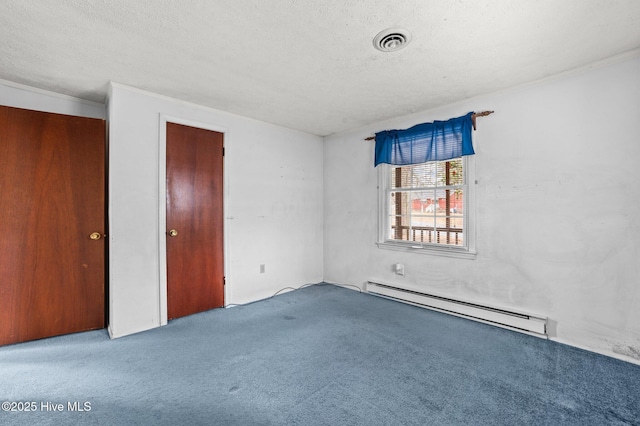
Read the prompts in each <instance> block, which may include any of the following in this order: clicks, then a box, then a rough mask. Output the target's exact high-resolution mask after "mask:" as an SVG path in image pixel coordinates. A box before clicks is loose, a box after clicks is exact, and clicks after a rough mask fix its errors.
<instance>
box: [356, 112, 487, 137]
mask: <svg viewBox="0 0 640 426" xmlns="http://www.w3.org/2000/svg"><path fill="white" fill-rule="evenodd" d="M494 112H495V111H482V112H474V113H473V114H471V122H472V123H473V130H475V129H476V117H486V116H487V115H490V114H493V113H494ZM375 138H376V137H375V136H369V137H368V138H364V140H365V141H372V140H375Z"/></svg>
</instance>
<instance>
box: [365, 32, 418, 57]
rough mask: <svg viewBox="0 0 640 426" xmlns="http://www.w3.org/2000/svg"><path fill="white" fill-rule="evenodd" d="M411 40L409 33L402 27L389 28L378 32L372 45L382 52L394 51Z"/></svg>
mask: <svg viewBox="0 0 640 426" xmlns="http://www.w3.org/2000/svg"><path fill="white" fill-rule="evenodd" d="M410 41H411V33H410V32H409V31H407V30H405V29H402V28H389V29H386V30H384V31H381V32H380V33H378V35H377V36H376V37H375V38H374V39H373V46H374V47H375V48H376V49H378V50H380V51H382V52H395V51H396V50H400V49H402V48H403V47H405V46H406V45H407V44H408V43H409V42H410Z"/></svg>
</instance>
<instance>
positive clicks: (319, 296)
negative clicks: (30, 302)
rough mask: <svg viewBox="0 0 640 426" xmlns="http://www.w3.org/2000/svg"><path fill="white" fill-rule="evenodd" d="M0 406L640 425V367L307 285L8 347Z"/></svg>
mask: <svg viewBox="0 0 640 426" xmlns="http://www.w3.org/2000/svg"><path fill="white" fill-rule="evenodd" d="M0 401H9V402H12V401H13V402H16V404H15V405H14V407H13V408H16V409H18V408H20V406H21V407H22V409H24V408H25V403H29V404H27V405H26V406H27V407H29V408H35V411H29V412H26V411H2V412H0V424H16V425H22V424H24V425H35V424H43V425H49V424H50V425H60V424H83V425H92V424H96V425H121V424H122V425H136V424H140V425H174V424H216V425H289V424H290V425H296V424H297V425H640V366H636V365H633V364H630V363H625V362H623V361H619V360H616V359H613V358H608V357H605V356H601V355H598V354H594V353H591V352H587V351H583V350H580V349H576V348H573V347H570V346H566V345H561V344H557V343H554V342H550V341H547V340H542V339H538V338H535V337H531V336H527V335H523V334H519V333H515V332H511V331H508V330H503V329H500V328H496V327H492V326H489V325H485V324H480V323H476V322H473V321H469V320H465V319H461V318H456V317H452V316H449V315H445V314H440V313H437V312H432V311H429V310H426V309H422V308H417V307H413V306H409V305H404V304H400V303H397V302H393V301H390V300H386V299H382V298H378V297H374V296H371V295H367V294H361V293H358V292H355V291H351V290H346V289H343V288H340V287H336V286H332V285H316V286H311V287H306V288H304V289H301V290H297V291H294V292H289V293H286V294H282V295H279V296H277V297H274V298H271V299H268V300H264V301H261V302H256V303H253V304H250V305H245V306H239V307H235V308H229V309H218V310H214V311H209V312H205V313H201V314H197V315H192V316H190V317H186V318H181V319H178V320H175V321H171V322H170V323H169V325H167V326H166V327H162V328H159V329H155V330H151V331H148V332H144V333H140V334H137V335H133V336H128V337H124V338H121V339H116V340H109V339H108V336H107V334H106V332H105V331H104V330H100V331H93V332H86V333H79V334H74V335H68V336H61V337H55V338H51V339H44V340H40V341H36V342H29V343H23V344H18V345H12V346H5V347H2V348H0ZM31 402H34V403H35V404H33V405H32V404H30V403H31ZM18 403H22V405H20V406H19V404H18ZM49 403H50V404H49ZM69 403H71V407H69ZM74 403H75V404H76V405H75V407H74ZM85 403H88V405H85ZM56 404H62V406H63V407H62V408H63V409H62V410H56V411H53V410H52V408H60V407H59V406H57V405H56ZM3 408H5V405H4V404H3ZM70 408H75V410H70ZM78 408H82V409H84V411H79V409H78ZM87 408H89V410H87Z"/></svg>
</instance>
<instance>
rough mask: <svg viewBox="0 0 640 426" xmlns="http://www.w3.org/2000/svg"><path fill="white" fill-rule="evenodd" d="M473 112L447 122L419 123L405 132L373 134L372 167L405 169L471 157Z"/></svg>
mask: <svg viewBox="0 0 640 426" xmlns="http://www.w3.org/2000/svg"><path fill="white" fill-rule="evenodd" d="M472 115H473V112H470V113H468V114H467V115H463V116H462V117H457V118H452V119H450V120H447V121H434V122H433V123H422V124H418V125H415V126H413V127H411V128H409V129H406V130H385V131H382V132H379V133H376V138H375V139H376V157H375V165H376V166H377V165H378V164H380V163H387V164H393V165H397V166H405V165H409V164H419V163H425V162H427V161H444V160H450V159H452V158H457V157H460V156H462V155H473V154H474V151H473V143H472V142H471V129H472V128H473V120H472V117H471V116H472Z"/></svg>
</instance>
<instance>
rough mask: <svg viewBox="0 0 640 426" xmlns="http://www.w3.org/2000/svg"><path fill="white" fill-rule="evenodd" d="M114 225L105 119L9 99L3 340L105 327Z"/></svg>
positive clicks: (3, 118) (3, 147)
mask: <svg viewBox="0 0 640 426" xmlns="http://www.w3.org/2000/svg"><path fill="white" fill-rule="evenodd" d="M104 232H105V122H104V121H103V120H97V119H92V118H81V117H73V116H68V115H59V114H50V113H44V112H37V111H29V110H24V109H17V108H9V107H4V106H2V107H0V344H7V343H16V342H23V341H27V340H33V339H39V338H43V337H50V336H56V335H60V334H66V333H73V332H78V331H84V330H91V329H98V328H104V326H105V314H104V312H105V310H104V308H105V240H104V238H103V233H104ZM92 233H94V236H93V238H94V239H91V237H90V235H91V234H92Z"/></svg>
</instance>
